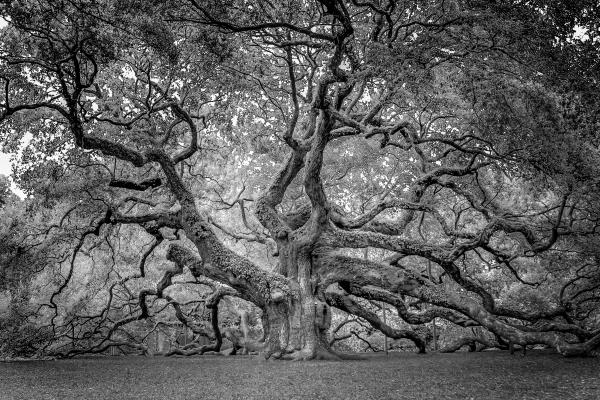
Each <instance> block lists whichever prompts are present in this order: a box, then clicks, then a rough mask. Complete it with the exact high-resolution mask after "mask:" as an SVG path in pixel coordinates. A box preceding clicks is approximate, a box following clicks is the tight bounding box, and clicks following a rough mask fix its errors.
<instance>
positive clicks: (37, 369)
mask: <svg viewBox="0 0 600 400" xmlns="http://www.w3.org/2000/svg"><path fill="white" fill-rule="evenodd" d="M0 399H170V400H171V399H461V400H462V399H485V400H490V399H580V400H581V399H600V358H585V359H568V358H563V357H561V356H558V355H556V354H550V353H543V352H529V353H528V354H527V356H526V357H522V356H520V355H514V356H511V355H509V354H508V352H483V353H474V354H473V353H455V354H427V355H417V354H411V353H394V354H391V355H390V356H389V357H386V356H385V355H371V356H369V357H368V358H367V360H364V361H344V362H329V361H327V362H323V361H318V362H289V361H264V360H260V359H258V358H256V357H249V356H236V357H218V356H203V357H202V356H201V357H194V358H163V357H154V358H151V357H98V358H80V359H75V360H61V361H29V362H13V363H0Z"/></svg>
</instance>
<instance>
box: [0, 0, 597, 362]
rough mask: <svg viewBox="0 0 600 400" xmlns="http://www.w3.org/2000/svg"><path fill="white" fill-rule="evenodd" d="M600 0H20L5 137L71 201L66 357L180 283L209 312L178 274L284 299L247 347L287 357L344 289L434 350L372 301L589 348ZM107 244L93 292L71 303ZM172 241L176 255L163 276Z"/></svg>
mask: <svg viewBox="0 0 600 400" xmlns="http://www.w3.org/2000/svg"><path fill="white" fill-rule="evenodd" d="M597 14H598V10H597V6H594V4H593V2H584V1H582V2H576V4H571V2H558V3H557V2H544V1H537V2H529V1H497V2H491V1H436V0H433V1H427V2H422V1H419V2H416V1H415V2H411V1H409V2H398V1H395V0H389V1H373V2H371V1H366V2H360V1H354V0H352V1H345V0H333V1H331V0H328V1H321V0H319V1H290V2H287V3H286V4H283V5H274V4H273V3H271V2H268V1H253V2H246V1H234V2H229V1H227V2H221V1H209V2H197V1H194V0H190V1H186V2H163V1H160V2H137V1H125V2H124V1H111V0H70V1H59V2H46V1H21V2H11V1H5V2H3V8H2V15H4V16H5V19H6V20H7V22H8V25H7V26H6V27H5V28H3V29H2V36H1V39H0V41H1V44H0V63H1V64H2V70H3V72H2V73H1V76H0V77H1V78H2V80H3V85H2V87H3V89H2V96H1V97H2V101H1V108H0V121H1V125H0V133H1V135H2V138H3V145H4V148H5V149H6V150H9V151H16V150H17V149H18V148H19V146H22V145H25V146H26V147H25V149H24V150H23V151H22V159H21V160H20V162H19V163H18V165H16V167H15V179H16V180H17V181H18V182H19V184H20V185H21V187H22V188H23V189H24V190H26V191H27V192H28V193H30V194H31V195H32V198H31V199H32V200H31V201H32V202H35V204H37V205H38V206H39V207H48V208H53V211H54V212H55V213H56V214H58V215H55V216H54V220H52V218H50V220H51V221H52V222H50V224H54V225H52V226H51V227H50V228H47V229H46V230H43V229H42V230H41V231H40V232H36V234H37V236H36V239H35V240H39V241H41V242H44V243H48V241H49V240H55V241H56V246H57V247H61V251H63V249H64V247H62V246H66V248H67V249H69V251H70V254H69V256H68V257H66V258H64V259H62V260H59V261H57V262H56V263H55V264H54V265H52V264H51V263H50V265H48V268H55V270H54V271H58V278H57V279H56V282H53V284H52V293H51V294H50V295H49V296H47V297H48V298H46V299H40V302H41V303H43V306H42V307H41V311H40V312H42V311H43V313H45V314H44V315H46V317H47V319H48V320H49V321H50V322H49V323H50V325H51V326H52V329H53V330H54V333H55V335H56V336H57V337H63V338H71V339H73V340H75V339H76V337H75V336H76V335H75V334H74V328H75V327H77V329H78V332H81V335H82V337H83V338H84V339H85V343H83V342H82V343H81V344H79V345H73V348H72V349H71V350H69V352H68V353H67V354H79V353H81V352H86V351H97V350H99V349H105V348H106V345H107V343H108V344H110V341H111V340H115V339H114V338H115V337H117V336H118V334H119V332H125V331H126V328H127V326H128V325H129V324H131V323H133V322H135V321H139V320H142V319H147V318H149V317H151V316H152V315H153V313H155V312H157V311H156V307H158V306H157V300H158V299H163V300H166V301H167V304H168V305H170V306H172V308H173V310H174V311H175V313H176V315H177V318H179V319H180V320H181V321H182V322H183V323H184V324H186V325H190V326H191V325H193V323H192V322H193V321H192V320H191V318H187V317H186V314H185V312H184V311H185V309H184V307H183V304H182V301H181V300H178V299H177V298H176V297H175V296H173V295H172V294H171V292H170V291H168V288H169V287H172V286H176V285H184V286H185V285H187V284H189V283H191V284H197V283H202V284H209V285H212V287H213V289H214V290H215V293H219V296H220V297H222V296H224V295H227V296H234V297H239V298H241V299H244V300H246V301H248V302H251V303H253V304H254V305H256V306H257V307H259V308H260V309H261V310H262V313H263V318H262V325H263V326H262V329H263V333H264V335H263V338H262V340H261V341H259V342H257V343H250V340H248V339H246V340H245V341H244V343H243V345H244V346H246V347H249V348H254V349H258V350H261V351H263V352H264V353H265V355H266V356H267V357H274V358H278V357H292V358H303V359H304V358H314V357H335V356H336V355H335V354H334V353H333V351H332V350H331V348H330V341H329V339H328V337H327V335H328V331H329V328H330V324H331V315H332V313H331V309H330V307H334V308H336V309H338V310H342V311H344V312H346V313H349V314H352V315H355V316H357V317H359V318H362V319H363V320H366V321H367V322H368V323H370V324H371V325H372V326H373V327H374V328H376V329H378V330H381V331H382V332H383V333H384V334H386V335H388V336H390V337H394V338H409V339H411V340H413V341H414V342H415V344H416V345H417V346H418V347H419V348H420V349H421V350H424V348H425V347H424V346H425V343H424V340H423V338H422V337H420V336H419V335H418V334H416V333H415V331H414V330H410V329H409V330H400V329H396V328H394V327H392V326H390V325H388V324H387V323H386V322H384V321H382V320H381V319H380V318H379V317H378V316H377V314H376V313H374V312H373V310H372V309H371V308H370V307H371V306H370V305H369V303H368V302H365V301H364V300H365V299H367V300H376V301H378V302H382V303H385V304H387V305H389V306H392V307H394V308H395V309H396V310H397V312H398V316H399V317H400V318H401V319H403V320H404V321H406V322H407V323H409V324H413V325H418V324H424V323H427V322H429V321H431V320H433V319H434V318H438V317H439V318H443V319H445V320H447V321H449V322H451V323H455V324H458V325H460V326H481V327H483V328H485V329H487V330H488V331H490V332H491V333H493V334H494V335H495V336H496V337H497V338H498V340H499V341H508V342H512V343H518V344H521V345H526V344H545V345H548V346H551V347H554V348H556V349H557V350H558V351H559V352H561V353H563V354H568V355H578V354H587V353H589V352H590V351H592V350H594V349H595V348H596V347H597V346H598V345H600V333H599V332H598V329H599V326H598V314H597V294H598V286H599V285H598V282H599V276H598V272H597V271H598V268H597V266H598V256H599V255H598V252H597V249H598V248H599V247H598V246H597V244H598V243H597V242H598V233H599V232H598V218H599V215H598V210H599V209H600V208H599V207H598V204H599V203H598V200H599V199H598V176H599V175H598V172H599V171H598V160H599V157H600V153H599V151H598V142H597V139H598V124H599V122H598V120H597V118H598V114H597V113H596V112H595V110H598V101H597V93H598V92H597V89H598V84H599V82H598V71H599V70H600V69H599V68H597V67H598V60H599V58H598V54H599V53H598V38H597V36H596V35H597V28H598V27H597V19H594V18H592V16H593V15H597ZM574 32H579V34H580V36H579V38H578V37H576V36H574ZM581 32H583V34H582V33H581ZM33 199H35V200H33ZM38 222H40V221H38ZM41 222H47V221H41ZM41 222H40V223H41ZM115 243H119V246H120V244H121V243H128V244H129V245H133V246H135V248H136V250H137V249H140V247H141V249H140V252H139V254H138V256H137V262H132V261H129V263H128V264H127V263H126V262H123V264H127V265H129V268H122V267H121V266H119V263H118V262H115V261H114V260H115V257H114V254H118V253H119V251H121V250H118V249H115ZM119 246H117V247H119ZM369 251H370V253H369ZM107 252H109V254H113V256H112V258H113V261H112V264H110V263H109V265H111V268H110V270H109V271H108V272H107V271H101V272H100V273H99V275H101V277H102V278H103V279H104V282H103V283H102V284H101V286H102V287H101V288H100V289H98V291H97V293H96V295H95V296H96V297H95V299H96V300H95V301H94V302H92V303H90V304H93V307H92V305H88V308H87V309H86V306H85V304H83V303H82V305H81V306H80V308H79V309H75V310H71V311H70V313H69V314H68V315H67V313H66V311H65V309H64V306H62V305H61V301H65V298H66V297H68V296H67V294H68V292H69V291H70V290H73V288H74V287H76V285H77V282H76V281H77V279H76V278H77V277H78V276H81V275H82V271H83V272H84V273H83V275H88V276H89V275H92V274H93V273H94V272H93V269H94V268H99V267H90V266H89V260H90V259H91V260H96V261H94V262H93V263H92V264H93V265H95V264H96V262H97V263H98V264H99V265H107V262H106V258H107V257H106V254H107ZM123 252H124V253H123V254H125V253H127V252H131V250H130V249H127V250H123ZM63 253H64V251H63ZM244 253H245V254H244ZM102 254H104V258H103V256H102ZM84 256H85V260H87V261H84ZM129 257H130V258H131V257H132V256H131V255H129ZM154 257H155V258H156V259H157V261H155V263H156V264H161V263H162V264H167V265H169V266H168V267H167V268H166V270H165V271H163V274H162V278H158V283H157V284H156V285H155V288H152V289H150V288H149V287H148V286H144V285H145V284H146V283H147V279H148V277H147V276H146V272H147V271H146V262H147V261H148V259H149V258H154ZM134 258H135V256H134ZM188 271H189V274H191V276H193V277H194V280H193V282H189V281H185V282H184V281H175V280H174V279H175V278H176V277H177V276H180V275H182V274H187V273H188ZM40 279H43V278H40ZM206 279H208V281H207V280H206ZM186 282H187V283H186ZM207 282H208V283H207ZM215 282H217V283H218V284H215ZM215 285H217V286H215ZM222 285H224V286H222ZM117 289H118V290H119V291H120V292H123V293H127V295H126V296H125V298H124V299H123V298H118V299H117V298H116V297H119V296H113V293H116V291H117ZM219 290H221V292H219ZM98 293H99V294H98ZM220 297H219V298H220ZM409 299H413V300H416V301H417V302H418V303H419V304H422V305H426V310H425V311H424V312H420V313H416V312H415V311H414V309H413V307H412V306H411V304H414V302H412V303H411V301H410V300H409ZM88 300H89V299H88ZM206 301H207V302H208V300H206ZM99 304H100V306H99ZM125 305H127V306H128V309H127V312H126V313H125ZM117 311H118V312H117ZM123 314H125V315H123ZM117 316H119V317H118V318H117ZM213 325H214V324H213ZM67 328H72V329H71V331H69V329H67ZM196 330H198V331H199V330H200V328H196ZM65 332H66V333H65ZM61 335H62V336H61ZM245 336H246V335H245ZM219 345H220V344H219Z"/></svg>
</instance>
